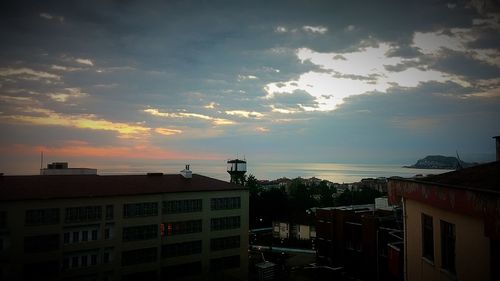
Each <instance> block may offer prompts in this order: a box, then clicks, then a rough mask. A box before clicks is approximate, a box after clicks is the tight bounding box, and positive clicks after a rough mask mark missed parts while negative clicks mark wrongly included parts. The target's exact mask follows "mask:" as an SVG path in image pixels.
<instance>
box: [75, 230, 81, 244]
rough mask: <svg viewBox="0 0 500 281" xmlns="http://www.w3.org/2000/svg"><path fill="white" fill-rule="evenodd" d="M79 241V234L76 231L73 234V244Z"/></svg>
mask: <svg viewBox="0 0 500 281" xmlns="http://www.w3.org/2000/svg"><path fill="white" fill-rule="evenodd" d="M79 240H80V232H78V231H75V232H73V243H78V241H79Z"/></svg>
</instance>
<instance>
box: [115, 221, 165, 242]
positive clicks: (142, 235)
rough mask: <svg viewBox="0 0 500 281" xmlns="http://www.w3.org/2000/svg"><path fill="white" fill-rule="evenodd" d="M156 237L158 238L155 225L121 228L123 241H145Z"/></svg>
mask: <svg viewBox="0 0 500 281" xmlns="http://www.w3.org/2000/svg"><path fill="white" fill-rule="evenodd" d="M156 237H158V226H157V225H156V224H150V225H139V226H129V227H124V228H123V241H135V240H147V239H153V238H156Z"/></svg>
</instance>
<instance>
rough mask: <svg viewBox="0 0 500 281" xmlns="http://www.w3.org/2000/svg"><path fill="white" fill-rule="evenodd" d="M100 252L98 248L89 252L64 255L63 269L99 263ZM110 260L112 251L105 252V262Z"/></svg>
mask: <svg viewBox="0 0 500 281" xmlns="http://www.w3.org/2000/svg"><path fill="white" fill-rule="evenodd" d="M98 257H99V253H98V251H97V250H94V251H87V252H76V253H68V254H65V255H64V258H63V264H62V268H63V270H68V269H75V268H82V267H88V266H94V265H97V264H98ZM108 262H110V253H109V252H105V255H104V257H103V263H108Z"/></svg>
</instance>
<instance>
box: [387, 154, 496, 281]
mask: <svg viewBox="0 0 500 281" xmlns="http://www.w3.org/2000/svg"><path fill="white" fill-rule="evenodd" d="M388 188H389V199H390V201H391V202H392V203H393V204H399V205H400V206H402V208H403V213H404V225H405V227H404V228H405V235H404V244H405V249H404V255H405V258H404V261H405V264H404V272H405V280H408V281H417V280H426V281H427V280H429V281H432V280H440V281H443V280H450V281H451V280H485V281H488V280H491V281H493V280H500V269H499V267H498V265H500V162H499V161H496V162H492V163H487V164H483V165H478V166H475V167H471V168H466V169H462V170H457V171H454V172H449V173H445V174H441V175H436V176H429V177H425V178H418V179H402V178H391V179H390V180H389V186H388Z"/></svg>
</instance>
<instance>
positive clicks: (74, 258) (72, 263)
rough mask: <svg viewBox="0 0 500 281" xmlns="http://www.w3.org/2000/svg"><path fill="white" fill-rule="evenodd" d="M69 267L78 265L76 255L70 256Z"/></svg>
mask: <svg viewBox="0 0 500 281" xmlns="http://www.w3.org/2000/svg"><path fill="white" fill-rule="evenodd" d="M71 267H78V257H72V258H71Z"/></svg>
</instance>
